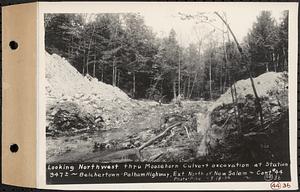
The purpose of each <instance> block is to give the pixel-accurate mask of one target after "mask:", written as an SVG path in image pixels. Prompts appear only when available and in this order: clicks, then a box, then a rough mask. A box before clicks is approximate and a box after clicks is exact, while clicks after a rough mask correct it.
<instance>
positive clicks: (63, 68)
mask: <svg viewBox="0 0 300 192" xmlns="http://www.w3.org/2000/svg"><path fill="white" fill-rule="evenodd" d="M46 80H47V83H46V90H47V94H48V95H49V96H53V97H56V98H60V97H64V96H70V97H72V96H75V95H76V94H85V95H93V94H94V95H95V94H96V95H98V96H99V97H100V98H101V99H103V100H115V99H121V100H125V101H127V100H129V97H128V96H127V95H126V93H124V92H123V91H122V90H121V89H119V88H118V87H113V86H111V85H108V84H105V83H103V82H100V81H98V80H97V79H96V78H92V77H90V76H85V77H83V76H82V75H81V74H80V73H79V72H78V71H77V70H76V69H75V68H74V67H73V66H72V65H71V64H70V63H69V62H68V61H67V60H66V59H65V58H62V57H60V56H59V55H56V54H52V55H50V54H48V53H46Z"/></svg>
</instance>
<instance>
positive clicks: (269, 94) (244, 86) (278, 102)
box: [197, 72, 288, 156]
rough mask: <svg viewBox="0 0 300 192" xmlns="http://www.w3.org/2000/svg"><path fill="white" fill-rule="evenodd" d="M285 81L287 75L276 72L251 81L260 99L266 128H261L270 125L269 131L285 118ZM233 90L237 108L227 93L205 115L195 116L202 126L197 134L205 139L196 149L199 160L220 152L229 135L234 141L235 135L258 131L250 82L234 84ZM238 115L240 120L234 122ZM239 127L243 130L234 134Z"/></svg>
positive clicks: (257, 117) (286, 91) (286, 99)
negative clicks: (235, 95) (275, 123)
mask: <svg viewBox="0 0 300 192" xmlns="http://www.w3.org/2000/svg"><path fill="white" fill-rule="evenodd" d="M287 79H288V78H287V74H286V73H275V72H268V73H265V74H262V75H260V76H258V77H256V78H254V83H255V86H256V90H257V93H258V96H259V97H260V98H261V105H262V110H263V115H264V118H265V124H266V125H264V126H268V125H269V124H270V125H269V127H272V125H271V122H272V121H275V120H276V118H281V115H284V114H285V112H284V111H287V108H288V94H287V93H288V90H287V84H288V83H287ZM235 87H236V92H237V106H236V105H234V104H233V103H232V95H231V90H230V89H228V90H227V91H226V93H224V94H223V95H222V96H221V97H220V98H219V99H218V100H217V101H216V102H215V103H214V104H213V105H211V106H209V109H208V113H206V114H203V113H199V114H198V116H197V117H198V119H199V120H201V123H200V124H199V125H198V127H197V130H198V132H200V133H203V134H204V139H203V140H202V143H201V144H200V146H199V148H198V155H199V156H206V155H207V154H208V153H210V151H212V150H213V149H214V148H216V147H218V148H219V145H220V144H221V145H225V143H228V142H227V141H225V140H226V138H227V136H228V135H235V137H237V135H236V134H237V133H238V132H239V137H242V136H241V134H242V133H243V134H248V133H251V132H252V131H257V130H258V129H259V128H260V120H259V114H258V111H256V108H255V98H254V93H253V89H252V86H251V82H250V79H246V80H240V81H238V82H236V83H235ZM238 113H239V116H240V117H239V118H240V120H237V116H238ZM272 117H274V118H273V119H272ZM239 121H240V122H239ZM238 127H239V129H242V130H237V129H238ZM241 132H242V133H241ZM251 134H252V133H251ZM231 140H232V139H231ZM235 144H237V143H235Z"/></svg>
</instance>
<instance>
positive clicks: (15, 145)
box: [9, 144, 19, 153]
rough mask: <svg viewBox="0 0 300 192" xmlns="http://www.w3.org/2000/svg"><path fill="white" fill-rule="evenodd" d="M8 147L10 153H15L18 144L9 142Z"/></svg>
mask: <svg viewBox="0 0 300 192" xmlns="http://www.w3.org/2000/svg"><path fill="white" fill-rule="evenodd" d="M9 149H10V151H11V152H12V153H16V152H17V151H18V150H19V146H18V145H17V144H11V145H10V148H9Z"/></svg>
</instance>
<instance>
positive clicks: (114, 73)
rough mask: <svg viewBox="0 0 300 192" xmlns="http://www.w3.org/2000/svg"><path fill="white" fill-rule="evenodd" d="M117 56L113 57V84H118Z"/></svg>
mask: <svg viewBox="0 0 300 192" xmlns="http://www.w3.org/2000/svg"><path fill="white" fill-rule="evenodd" d="M115 77H116V57H115V56H114V59H113V75H112V85H113V86H116V81H115V80H116V79H115Z"/></svg>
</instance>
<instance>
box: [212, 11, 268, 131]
mask: <svg viewBox="0 0 300 192" xmlns="http://www.w3.org/2000/svg"><path fill="white" fill-rule="evenodd" d="M215 14H216V15H217V16H218V17H219V18H220V19H221V20H222V21H223V23H224V24H225V25H226V27H227V28H228V30H229V31H230V33H231V35H232V37H233V39H234V41H235V43H236V45H237V47H238V50H239V52H240V54H241V56H242V62H245V66H246V68H247V71H248V74H249V78H250V81H251V86H252V89H253V92H254V95H255V104H256V110H257V111H258V112H259V115H260V122H261V126H263V125H264V120H263V112H262V107H261V103H260V98H259V96H258V94H257V91H256V88H255V84H254V80H253V78H252V73H251V71H250V69H249V67H248V65H247V61H246V58H245V55H244V53H243V49H242V47H241V46H240V44H239V42H238V41H237V39H236V37H235V35H234V33H233V32H232V30H231V28H230V26H229V25H228V23H227V22H226V21H225V20H224V19H223V17H221V15H220V14H219V13H218V12H215ZM243 60H244V61H243Z"/></svg>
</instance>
